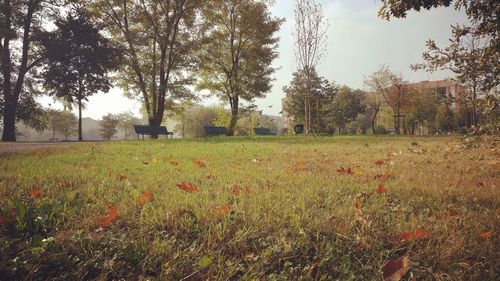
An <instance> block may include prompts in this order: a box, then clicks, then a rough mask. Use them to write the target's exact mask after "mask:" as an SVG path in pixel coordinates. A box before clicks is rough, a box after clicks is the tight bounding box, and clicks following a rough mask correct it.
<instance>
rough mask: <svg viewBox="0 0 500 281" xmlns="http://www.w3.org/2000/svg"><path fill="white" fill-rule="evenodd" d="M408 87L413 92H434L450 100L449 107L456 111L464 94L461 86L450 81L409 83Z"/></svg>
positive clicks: (464, 89)
mask: <svg viewBox="0 0 500 281" xmlns="http://www.w3.org/2000/svg"><path fill="white" fill-rule="evenodd" d="M408 86H409V87H411V88H412V89H414V90H435V91H436V92H437V93H440V94H442V95H443V96H445V97H446V98H447V99H448V100H450V102H451V103H450V105H451V106H452V108H454V109H458V106H459V104H460V100H461V99H462V98H464V95H461V94H463V93H465V92H466V88H465V87H464V86H463V85H461V84H460V83H458V82H456V81H452V80H438V81H422V82H417V83H409V84H408Z"/></svg>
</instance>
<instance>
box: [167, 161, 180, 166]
mask: <svg viewBox="0 0 500 281" xmlns="http://www.w3.org/2000/svg"><path fill="white" fill-rule="evenodd" d="M168 162H169V163H170V164H172V165H174V166H177V165H179V163H178V162H177V161H175V160H170V161H168Z"/></svg>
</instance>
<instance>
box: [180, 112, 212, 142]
mask: <svg viewBox="0 0 500 281" xmlns="http://www.w3.org/2000/svg"><path fill="white" fill-rule="evenodd" d="M215 118H216V112H215V110H214V108H211V107H199V108H193V109H190V110H189V111H187V112H186V114H185V115H184V116H183V122H182V123H179V124H177V126H176V127H175V129H174V130H175V131H176V132H183V133H182V134H183V135H186V136H192V137H203V136H204V135H205V130H204V127H205V126H212V125H213V123H214V121H215Z"/></svg>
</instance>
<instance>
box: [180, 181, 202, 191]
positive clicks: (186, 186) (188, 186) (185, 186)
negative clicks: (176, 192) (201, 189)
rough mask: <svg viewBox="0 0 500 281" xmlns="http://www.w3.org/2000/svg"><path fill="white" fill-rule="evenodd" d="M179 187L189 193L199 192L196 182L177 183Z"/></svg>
mask: <svg viewBox="0 0 500 281" xmlns="http://www.w3.org/2000/svg"><path fill="white" fill-rule="evenodd" d="M177 187H178V188H179V189H182V190H184V191H187V192H189V193H195V192H198V188H197V187H196V186H195V185H194V184H192V183H188V182H181V183H179V184H178V185H177Z"/></svg>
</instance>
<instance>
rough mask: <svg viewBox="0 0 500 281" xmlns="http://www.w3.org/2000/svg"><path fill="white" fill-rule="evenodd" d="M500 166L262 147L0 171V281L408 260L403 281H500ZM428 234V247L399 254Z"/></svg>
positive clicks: (449, 141) (428, 156)
mask: <svg viewBox="0 0 500 281" xmlns="http://www.w3.org/2000/svg"><path fill="white" fill-rule="evenodd" d="M412 143H413V144H412ZM499 154H500V153H499V150H498V147H496V145H495V142H491V141H490V142H480V143H469V145H467V146H464V145H463V144H462V142H460V141H459V140H457V139H454V138H416V139H415V138H404V137H401V138H393V137H378V138H376V137H333V138H332V137H316V138H314V137H311V138H295V137H294V138H291V137H265V138H209V139H200V140H196V139H195V140H174V141H171V140H168V141H165V140H161V141H137V142H113V143H94V144H92V143H84V144H75V145H71V146H63V147H58V148H50V149H43V150H35V151H31V152H26V153H16V154H5V155H0V171H1V172H0V208H1V210H2V211H1V212H2V213H3V215H2V218H3V223H1V226H0V228H1V236H0V279H1V280H4V279H5V280H17V279H27V280H30V279H36V280H47V279H51V280H78V279H83V280H88V279H98V280H109V279H120V278H123V279H127V280H138V279H141V278H142V280H146V279H148V280H201V279H209V280H238V279H239V280H381V279H382V271H381V267H382V265H383V264H384V263H385V262H386V261H387V260H390V259H400V258H402V257H405V256H406V257H409V259H410V268H409V272H408V273H407V274H406V275H405V277H404V280H495V279H498V278H499V276H500V268H499V264H500V255H499V251H498V249H500V247H499V246H500V243H499V236H498V233H499V229H500V192H499V189H498V187H499V186H500V180H499V179H500V161H499V159H500V157H499V156H500V155H499ZM196 159H198V160H202V161H206V162H208V167H206V168H203V167H198V166H197V165H195V163H194V160H196ZM379 159H383V160H384V164H383V165H380V166H379V165H376V164H375V163H374V162H375V161H376V160H379ZM341 166H342V167H345V168H346V169H347V168H348V167H352V168H353V174H340V173H339V172H338V171H337V169H339V168H340V167H341ZM377 175H382V176H384V175H385V177H384V178H383V179H375V177H376V176H377ZM181 182H186V183H192V184H194V185H195V186H196V187H197V188H198V189H199V192H196V193H189V192H186V191H184V190H181V189H179V188H178V187H177V185H178V184H179V183H181ZM380 183H382V184H384V187H385V191H386V192H385V193H378V192H377V191H376V189H377V186H378V185H379V184H380ZM234 185H239V186H240V187H241V192H240V194H235V193H234V192H233V191H234ZM37 189H41V191H42V194H41V196H40V197H38V198H32V197H31V196H29V195H28V192H29V191H30V190H37ZM144 192H151V193H152V197H151V199H152V200H151V201H150V202H147V203H145V204H144V205H143V206H142V207H140V206H138V205H137V198H138V197H140V196H141V194H143V193H144ZM355 200H358V202H359V203H360V209H357V208H356V207H355ZM224 206H225V207H224ZM111 207H117V208H118V212H119V214H118V217H117V218H115V219H113V220H112V221H111V222H110V223H109V225H107V226H106V227H104V228H103V227H101V224H102V220H103V217H105V216H106V215H107V214H108V210H109V209H110V208H111ZM13 208H14V209H13ZM225 208H226V209H225ZM228 208H230V210H229V212H226V211H228ZM419 228H420V229H425V230H427V231H429V232H430V236H428V237H425V238H423V239H418V240H413V241H400V239H399V237H400V235H401V233H403V232H407V231H414V230H416V229H419ZM183 278H184V279H183Z"/></svg>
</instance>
